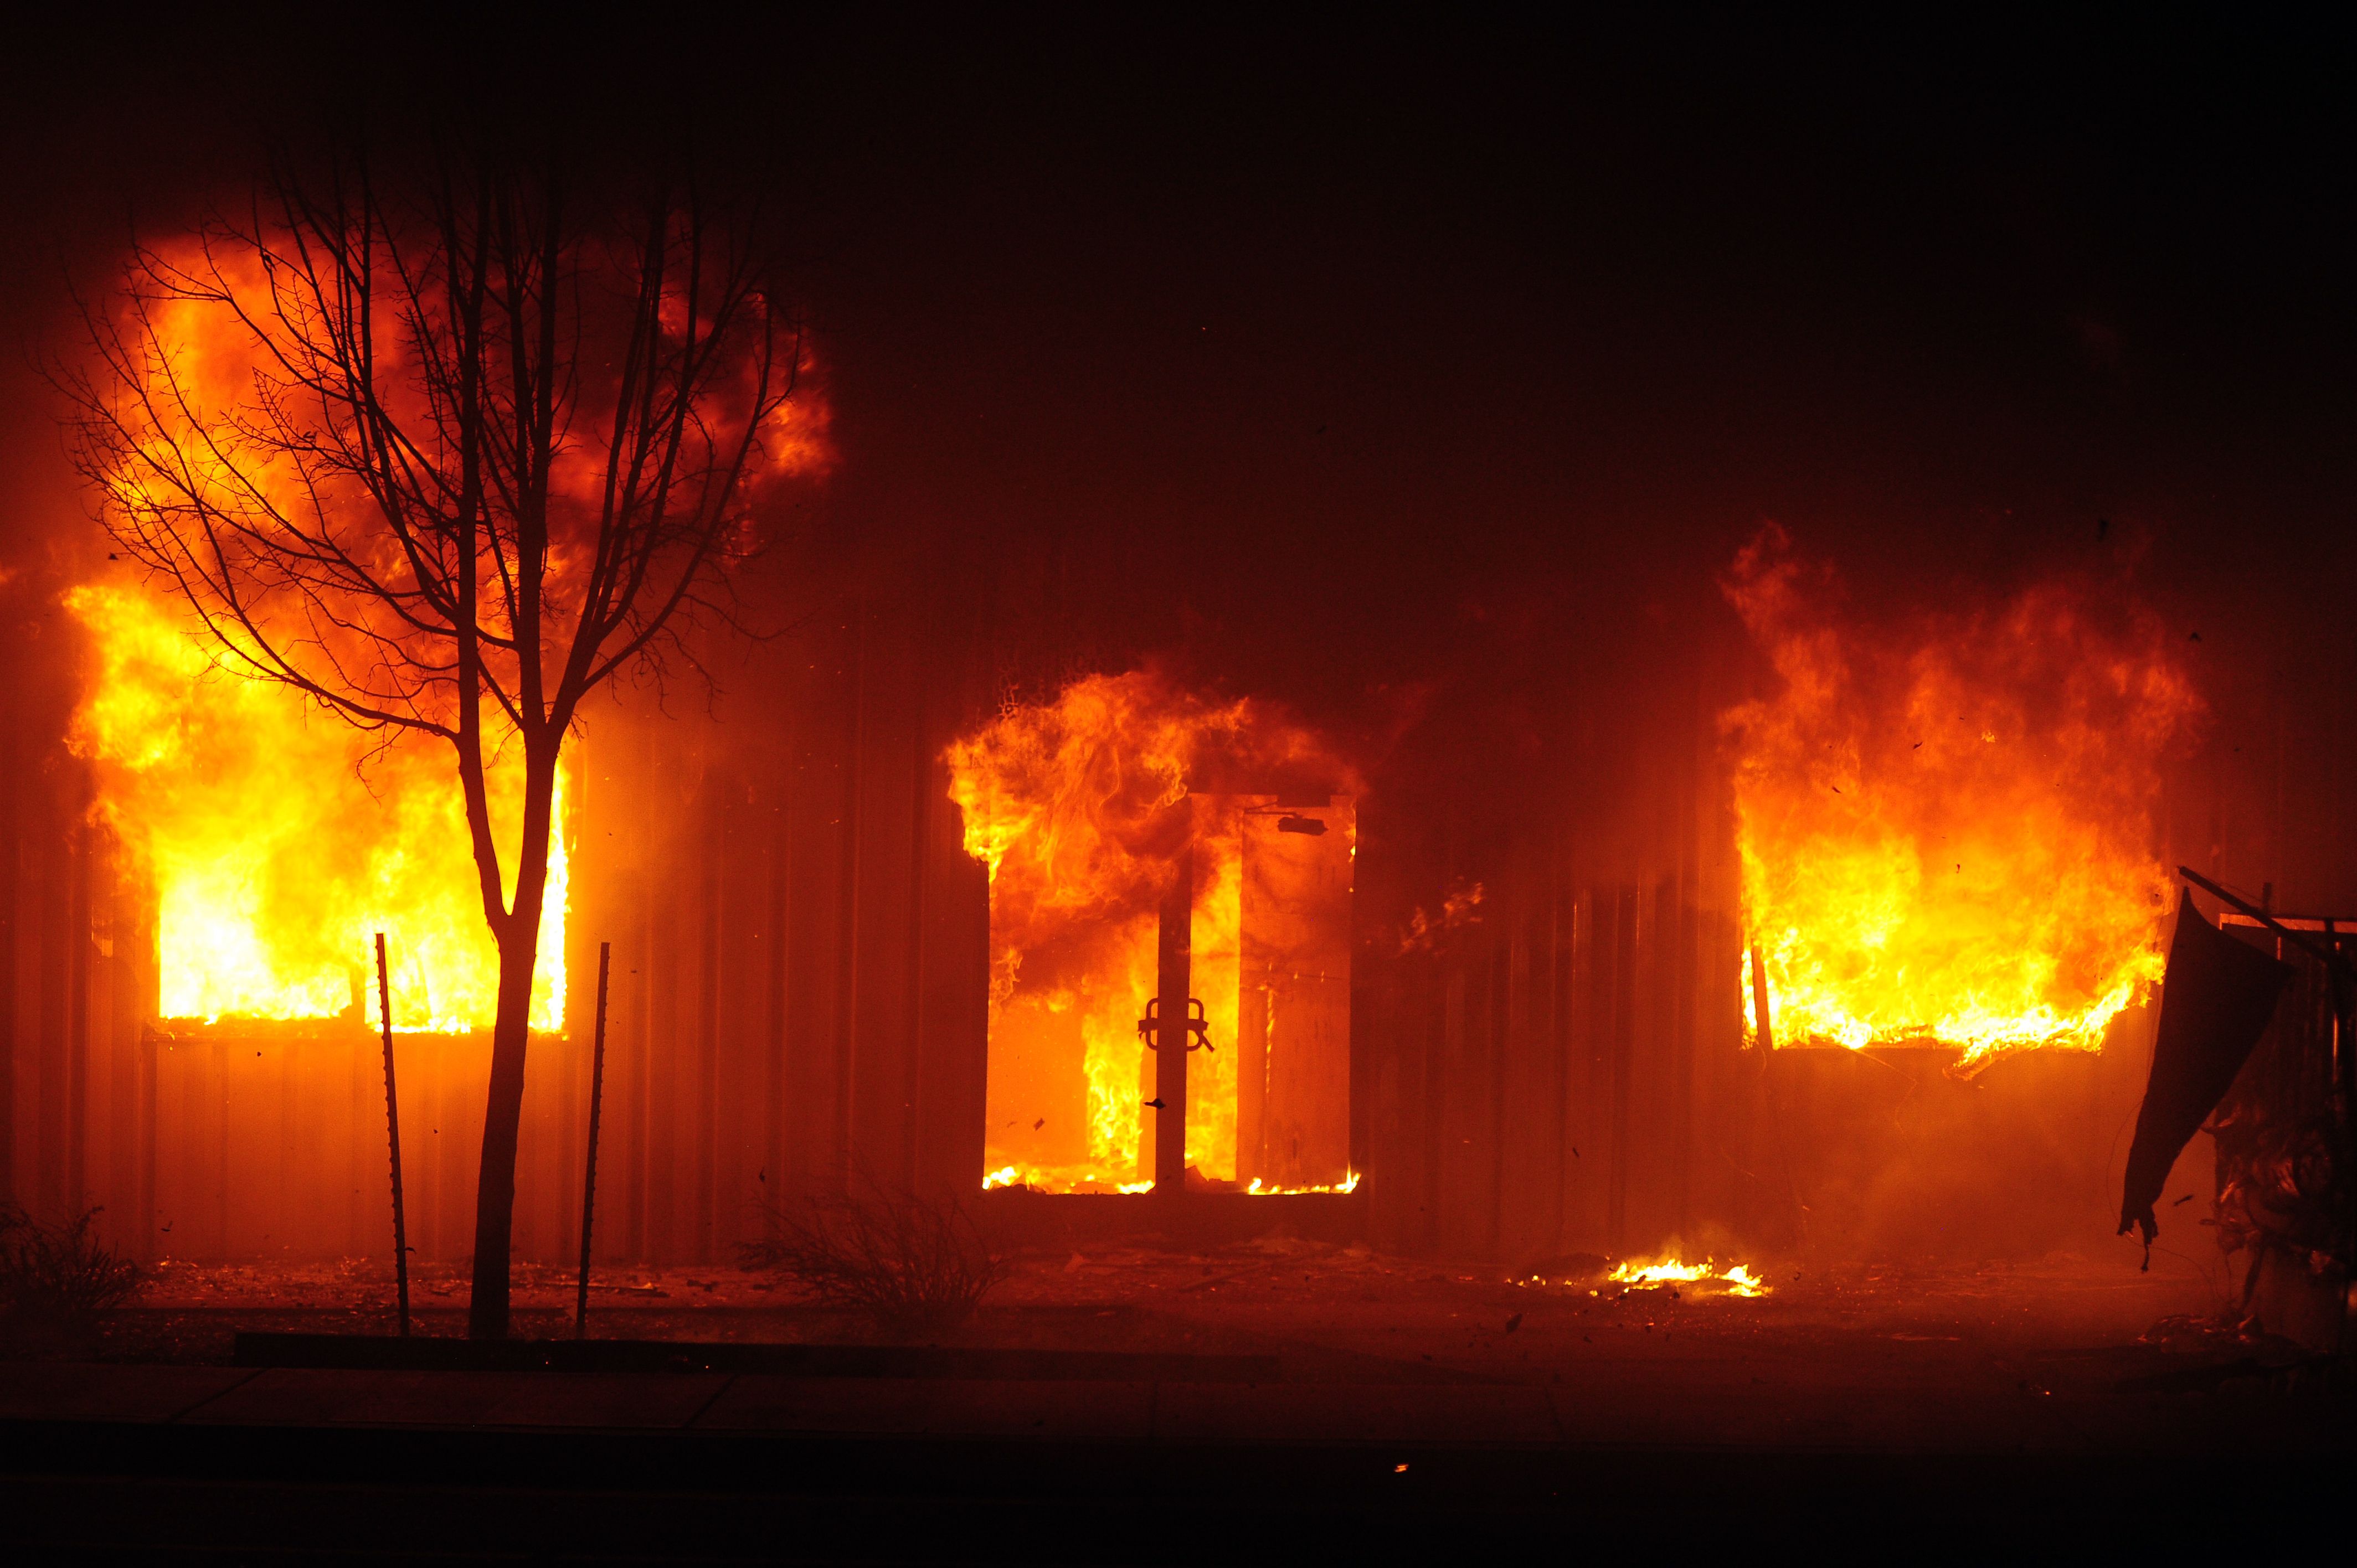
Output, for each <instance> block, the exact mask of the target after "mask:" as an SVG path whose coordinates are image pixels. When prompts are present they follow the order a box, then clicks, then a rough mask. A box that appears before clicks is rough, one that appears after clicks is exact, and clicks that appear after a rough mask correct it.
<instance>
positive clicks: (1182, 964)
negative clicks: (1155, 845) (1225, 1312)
mask: <svg viewBox="0 0 2357 1568" xmlns="http://www.w3.org/2000/svg"><path fill="white" fill-rule="evenodd" d="M1181 809H1182V810H1183V809H1184V808H1183V807H1182V808H1181ZM1194 916H1195V843H1194V838H1193V836H1192V834H1191V833H1190V834H1189V838H1188V841H1187V845H1186V847H1185V848H1183V849H1181V850H1180V851H1179V853H1178V854H1177V855H1176V856H1175V857H1173V859H1172V862H1171V866H1170V885H1169V886H1168V888H1167V889H1166V890H1165V891H1164V893H1163V895H1162V929H1161V935H1160V938H1159V940H1157V943H1156V947H1155V966H1154V967H1155V977H1156V980H1155V984H1156V990H1157V993H1158V995H1157V1001H1156V1003H1155V1012H1156V1015H1157V1018H1158V1020H1159V1026H1158V1027H1157V1029H1156V1031H1155V1041H1154V1044H1155V1058H1154V1098H1155V1101H1156V1102H1157V1103H1156V1105H1155V1107H1154V1190H1155V1191H1157V1192H1158V1193H1179V1192H1184V1191H1186V1190H1187V1044H1188V1029H1187V1002H1188V993H1189V991H1190V990H1191V989H1192V987H1193V983H1194V974H1193V946H1194V941H1193V934H1192V931H1191V929H1190V928H1191V927H1192V925H1193V923H1194Z"/></svg>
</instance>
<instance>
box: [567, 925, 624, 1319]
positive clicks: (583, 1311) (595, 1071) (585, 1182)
mask: <svg viewBox="0 0 2357 1568" xmlns="http://www.w3.org/2000/svg"><path fill="white" fill-rule="evenodd" d="M613 956H614V944H613V943H611V942H599V943H598V944H597V1034H596V1036H595V1041H596V1043H595V1044H594V1045H592V1046H591V1047H590V1049H589V1164H588V1168H587V1171H586V1172H585V1173H584V1174H583V1176H582V1177H581V1288H580V1292H579V1294H577V1295H576V1297H575V1298H574V1303H573V1337H575V1338H576V1339H586V1338H587V1337H589V1225H590V1221H591V1219H593V1218H594V1217H595V1216H596V1214H597V1122H598V1119H599V1117H600V1116H601V1115H602V1114H603V1112H604V1111H605V1109H606V974H607V969H608V965H609V964H610V963H611V961H612V960H613Z"/></svg>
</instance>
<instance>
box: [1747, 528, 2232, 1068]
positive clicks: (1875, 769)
mask: <svg viewBox="0 0 2357 1568" xmlns="http://www.w3.org/2000/svg"><path fill="white" fill-rule="evenodd" d="M1724 587H1725V590H1726V593H1727V597H1728V599H1729V600H1730V601H1731V602H1732V603H1733V604H1734V606H1735V607H1736V609H1737V611H1738V614H1740V615H1741V617H1742V618H1743V621H1744V624H1745V626H1746V627H1747V628H1749V630H1750V632H1751V635H1752V637H1753V638H1754V639H1755V640H1756V641H1757V642H1758V643H1759V644H1760V647H1761V648H1762V649H1763V650H1765V651H1766V652H1767V654H1768V655H1769V658H1770V662H1771V663H1772V665H1773V667H1774V671H1775V674H1776V678H1777V681H1778V682H1779V687H1780V689H1779V690H1778V691H1776V692H1775V693H1773V694H1772V695H1770V696H1766V697H1762V698H1760V699H1758V700H1755V701H1752V702H1749V703H1742V704H1740V705H1738V706H1737V707H1734V708H1732V709H1730V710H1729V711H1728V712H1727V714H1725V715H1724V717H1723V720H1722V728H1723V732H1724V735H1725V738H1726V741H1727V746H1728V747H1729V749H1730V752H1731V765H1732V772H1733V779H1734V791H1735V811H1736V829H1737V835H1738V851H1739V853H1740V855H1741V871H1742V886H1743V910H1744V922H1745V927H1746V929H1747V932H1748V933H1749V947H1750V950H1751V951H1752V952H1756V953H1757V954H1758V955H1759V961H1760V964H1761V965H1762V966H1763V968H1764V972H1765V981H1766V987H1765V989H1766V991H1767V993H1768V996H1769V1012H1770V1018H1769V1031H1770V1037H1771V1039H1772V1041H1773V1043H1774V1044H1775V1045H1776V1046H1778V1047H1785V1046H1802V1045H1825V1046H1842V1047H1849V1048H1851V1049H1857V1048H1859V1047H1866V1046H1870V1045H1896V1044H1908V1043H1915V1044H1938V1045H1943V1046H1948V1047H1955V1048H1956V1049H1958V1050H1959V1051H1960V1052H1961V1053H1962V1055H1961V1057H1960V1059H1959V1064H1958V1069H1959V1070H1961V1071H1965V1072H1970V1071H1974V1070H1977V1069H1980V1068H1981V1067H1984V1066H1986V1064H1987V1063H1988V1062H1990V1061H1992V1060H1994V1059H1996V1058H1997V1057H1999V1056H2001V1055H2004V1054H2006V1053H2008V1052H2014V1051H2020V1050H2026V1049H2030V1048H2033V1047H2063V1048H2068V1049H2074V1050H2095V1049H2099V1048H2100V1047H2102V1044H2103V1040H2104V1032H2105V1030H2106V1028H2107V1027H2108V1026H2110V1024H2111V1022H2112V1020H2113V1019H2114V1018H2115V1016H2117V1015H2119V1013H2120V1012H2121V1011H2122V1009H2124V1008H2126V1007H2127V1006H2129V1005H2130V1004H2134V1003H2136V1002H2137V1001H2139V1000H2141V999H2142V998H2143V997H2145V996H2146V995H2147V993H2149V991H2150V989H2151V987H2152V986H2153V985H2154V984H2155V983H2157V982H2158V979H2159V978H2160V972H2161V967H2162V953H2161V950H2160V948H2159V945H2158V944H2159V939H2160V935H2161V928H2162V924H2163V920H2164V917H2165V916H2166V915H2167V914H2168V911H2169V887H2170V883H2169V875H2168V868H2167V867H2166V866H2165V865H2163V864H2162V862H2161V860H2160V858H2159V856H2158V854H2156V853H2155V848H2156V845H2155V833H2154V822H2153V811H2154V806H2155V803H2156V801H2157V800H2158V793H2159V770H2160V764H2161V762H2162V760H2163V758H2164V757H2165V756H2166V755H2167V754H2168V752H2169V749H2170V747H2171V746H2173V745H2174V744H2176V743H2177V742H2178V741H2179V738H2180V737H2181V736H2183V735H2184V733H2185V731H2186V729H2187V727H2188V726H2189V725H2190V723H2191V722H2192V721H2193V719H2194V718H2195V717H2196V715H2197V714H2199V713H2200V711H2201V703H2200V701H2199V699H2198V698H2197V697H2196V695H2195V694H2194V692H2193V690H2192V687H2191V685H2190V682H2189V681H2188V679H2187V677H2186V674H2185V672H2184V671H2183V670H2182V669H2181V668H2180V667H2179V662H2178V660H2176V659H2175V658H2174V657H2173V656H2172V654H2171V653H2170V651H2169V643H2168V639H2167V636H2166V634H2165V633H2164V631H2163V630H2162V629H2161V628H2160V626H2159V624H2158V620H2157V618H2155V617H2153V616H2152V615H2151V614H2150V613H2148V612H2147V611H2145V610H2143V609H2142V608H2140V607H2137V606H2136V605H2135V604H2133V603H2132V602H2128V601H2126V598H2125V596H2122V595H2120V594H2118V593H2117V592H2116V591H2105V590H2103V589H2100V588H2098V587H2097V586H2096V585H2093V584H2092V583H2081V582H2067V581H2066V582H2053V583H2048V584H2044V585H2038V586H2033V587H2031V588H2029V589H2027V590H2025V591H2023V592H2021V593H2020V594H2018V595H2017V596H2015V597H2014V598H2013V599H2012V600H2011V601H2010V602H2009V603H2007V604H2005V605H2003V606H2002V607H1997V608H1994V609H1987V610H1952V611H1942V612H1936V613H1932V614H1929V615H1925V616H1922V617H1920V618H1916V619H1914V620H1912V621H1911V622H1909V623H1906V624H1903V625H1895V626H1894V625H1889V624H1884V625H1876V624H1872V623H1869V622H1867V621H1866V620H1864V619H1863V618H1857V619H1846V618H1842V616H1841V615H1840V613H1839V612H1838V611H1837V610H1836V608H1835V602H1834V601H1835V585H1834V583H1833V581H1832V578H1831V576H1830V575H1829V574H1827V573H1825V572H1824V571H1823V570H1822V569H1813V568H1810V567H1808V566H1806V565H1804V564H1802V563H1801V562H1799V561H1798V560H1796V559H1795V558H1794V557H1793V556H1792V553H1791V551H1790V547H1789V543H1788V542H1787V540H1786V539H1785V537H1784V535H1783V534H1782V532H1781V531H1779V530H1774V529H1770V530H1769V531H1768V532H1764V533H1763V534H1762V535H1761V536H1760V538H1759V539H1758V540H1757V541H1755V542H1753V543H1752V544H1751V546H1750V547H1749V548H1748V549H1746V550H1745V551H1744V552H1743V553H1742V554H1741V555H1740V556H1739V557H1738V560H1737V562H1736V564H1735V566H1734V568H1733V570H1732V571H1731V572H1730V573H1729V574H1728V575H1727V578H1726V580H1725V583H1724ZM1751 962H1752V959H1751V957H1750V955H1749V953H1747V955H1746V958H1745V976H1744V979H1745V985H1744V990H1743V998H1744V1003H1743V1004H1744V1016H1745V1027H1746V1030H1747V1033H1748V1034H1749V1036H1751V1037H1752V1038H1754V1039H1756V1038H1757V1036H1758V1031H1759V1027H1760V1019H1759V1017H1758V1015H1757V1008H1756V1006H1755V1005H1754V1001H1753V997H1754V989H1753V985H1752V979H1753V977H1752V974H1751V972H1750V965H1751Z"/></svg>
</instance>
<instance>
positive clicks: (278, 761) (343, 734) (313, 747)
mask: <svg viewBox="0 0 2357 1568" xmlns="http://www.w3.org/2000/svg"><path fill="white" fill-rule="evenodd" d="M65 605H66V607H67V608H68V609H69V610H70V612H71V613H72V614H73V616H74V617H75V618H76V619H77V620H79V621H80V622H81V624H82V626H83V627H84V628H86V629H87V630H88V632H89V634H90V636H91V643H92V646H93V648H94V650H95V652H96V656H97V669H96V670H95V671H94V678H93V679H92V680H91V682H90V683H89V687H88V690H87V692H86V693H85V694H84V696H83V699H82V701H81V705H80V707H79V709H78V710H77V712H76V714H75V715H74V720H73V725H72V730H71V734H70V744H71V746H72V748H73V750H74V751H75V753H76V754H77V755H79V756H81V757H85V758H87V759H89V760H90V761H91V762H92V763H93V764H94V765H95V771H96V773H97V776H98V780H99V785H100V791H99V797H98V800H97V803H96V807H95V811H96V813H97V815H98V816H99V818H100V819H101V820H102V822H105V823H106V824H107V825H108V827H109V828H110V829H112V831H113V833H114V834H115V836H116V837H117V839H118V840H119V841H120V842H121V843H123V844H124V848H125V849H126V851H127V852H128V853H129V854H131V856H132V857H133V859H134V861H135V864H137V865H139V866H140V867H141V868H142V869H143V870H144V871H145V874H146V875H147V876H148V878H149V879H150V880H151V882H152V885H153V888H154V895H155V898H156V958H157V961H158V968H159V974H158V979H159V993H160V997H159V1001H160V1006H159V1011H160V1013H161V1014H162V1015H163V1016H165V1017H170V1018H203V1019H209V1020H211V1019H219V1018H222V1017H229V1016H236V1017H247V1018H268V1019H296V1018H333V1017H337V1016H339V1015H346V1014H348V1013H351V1012H352V1011H353V1010H354V1007H355V1004H358V1015H359V1016H361V1017H363V1018H365V1019H366V1020H368V1021H369V1022H370V1023H371V1024H373V1023H374V1022H375V1019H376V1015H377V1005H376V986H375V981H374V976H373V969H374V962H375V960H374V934H375V933H376V932H378V931H382V932H384V933H385V937H386V944H387V947H388V950H389V957H390V960H391V963H392V966H393V1019H394V1023H395V1025H396V1026H397V1027H400V1028H402V1029H404V1030H421V1031H422V1030H434V1031H445V1032H452V1031H464V1030H468V1029H477V1028H486V1027H489V1026H490V1022H491V1019H492V1017H493V1015H494V1014H495V1012H496V1010H497V1005H498V997H499V955H498V950H497V948H496V946H495V944H494V943H493V942H492V940H491V937H490V930H489V929H488V927H487V926H486V924H485V921H484V918H483V908H482V897H481V894H480V891H479V881H478V878H477V875H476V870H475V863H474V856H473V851H472V847H471V839H470V836H469V834H468V828H467V822H466V809H465V802H464V800H463V798H462V797H461V794H460V791H459V789H458V783H457V772H456V768H455V766H454V764H453V760H452V758H451V757H450V755H449V753H448V751H447V748H446V747H445V746H442V745H441V744H440V743H438V742H436V741H432V740H429V739H425V738H418V737H404V738H401V739H398V740H396V741H395V742H394V744H393V745H392V746H382V737H381V736H374V735H371V734H367V733H363V732H361V731H359V730H356V729H353V728H352V727H351V726H350V725H346V724H344V723H343V722H342V721H341V720H339V719H337V718H335V717H333V716H332V715H329V714H325V713H322V712H321V711H319V710H318V709H317V707H315V706H313V705H311V704H309V703H307V701H306V700H305V699H304V698H303V697H302V695H301V694H300V693H297V692H296V691H294V690H293V689H292V688H289V687H286V686H284V685H278V684H274V683H272V682H263V681H257V680H252V679H247V678H244V677H242V676H239V675H235V674H232V673H229V672H227V671H222V670H221V669H218V668H216V667H215V665H214V664H213V662H212V660H211V659H210V657H209V656H208V654H207V652H206V650H205V649H204V647H203V646H202V645H201V644H199V641H198V640H197V638H196V634H194V633H193V632H192V631H191V630H190V629H189V628H188V626H187V625H186V624H185V623H184V622H183V621H182V620H181V619H180V618H178V616H177V615H176V613H175V612H174V610H173V609H172V608H171V607H167V604H166V603H165V602H164V601H163V600H161V599H160V598H158V597H157V596H156V595H154V594H152V593H150V592H148V591H146V590H144V589H141V588H138V587H135V586H132V585H124V584H119V583H109V584H93V585H83V586H81V587H78V588H75V589H72V590H70V592H69V593H68V594H67V595H66V596H65ZM522 793H523V769H522V760H521V758H520V757H503V758H501V759H500V760H499V761H498V762H497V763H496V764H495V765H494V767H493V768H491V770H490V794H491V810H492V818H493V822H494V825H495V827H496V828H498V829H500V830H501V832H500V838H501V842H502V843H509V844H511V843H512V842H513V836H514V827H515V824H516V823H517V822H519V821H520V819H521V813H522ZM565 796H566V787H565V774H564V770H563V769H560V770H559V772H558V775H557V780H556V798H555V801H554V808H555V810H554V822H555V826H554V831H553V832H552V834H551V842H550V845H549V876H548V890H547V897H546V899H545V901H544V904H543V906H542V910H541V922H540V961H539V967H538V972H537V973H536V974H535V976H534V980H533V1007H532V1022H533V1026H534V1027H536V1028H541V1029H555V1028H559V1027H561V1026H562V1025H563V1022H564V1016H565V913H566V903H567V898H568V895H569V875H570V855H569V845H568V843H567V842H566V835H567V832H568V831H569V825H568V822H567V818H568V802H567V800H566V799H565ZM501 870H502V872H503V874H504V875H505V878H506V882H507V886H506V887H505V889H504V891H505V892H506V894H507V895H508V896H509V897H512V896H513V891H514V867H513V865H512V864H505V865H502V867H501Z"/></svg>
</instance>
